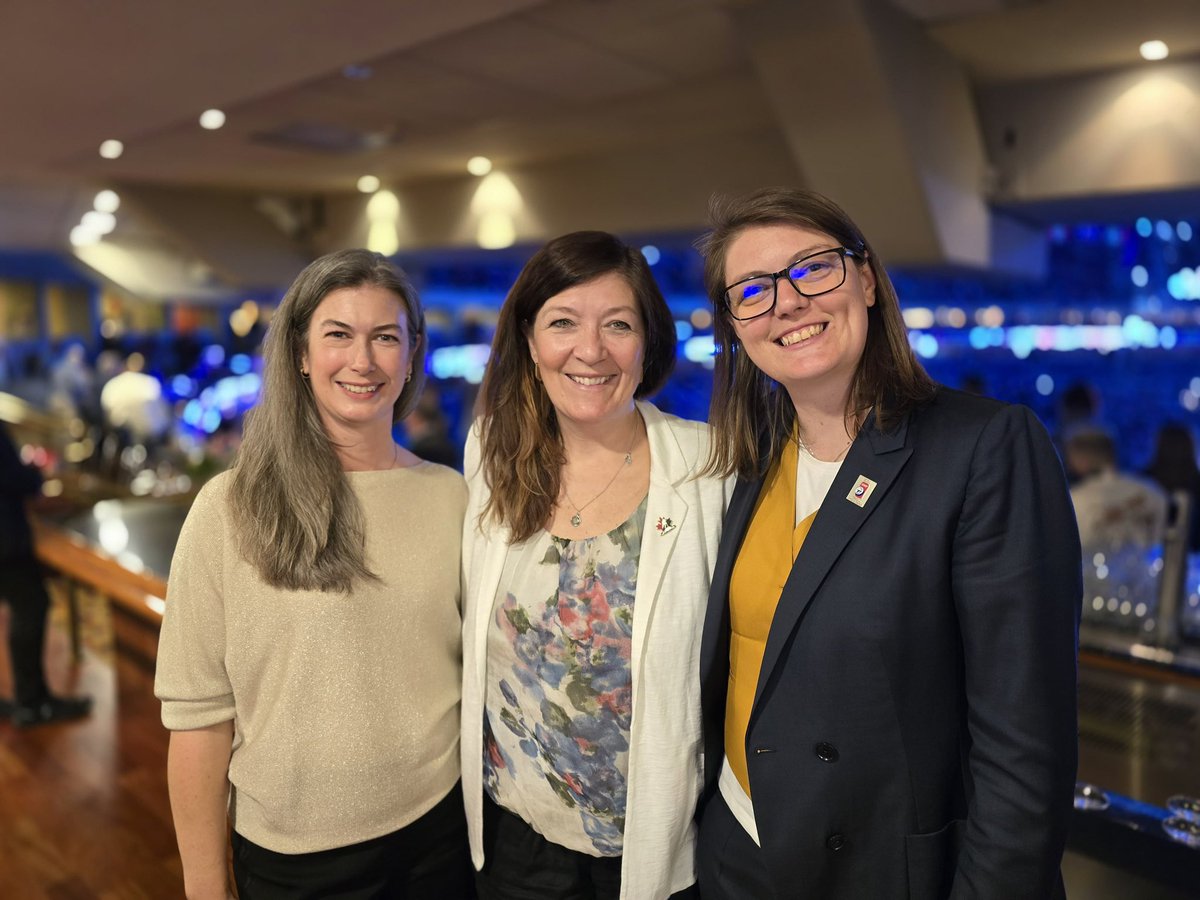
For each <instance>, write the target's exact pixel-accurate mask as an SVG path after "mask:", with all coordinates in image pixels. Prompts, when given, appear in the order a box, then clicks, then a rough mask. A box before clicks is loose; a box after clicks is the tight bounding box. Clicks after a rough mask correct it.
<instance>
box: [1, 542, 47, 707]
mask: <svg viewBox="0 0 1200 900" xmlns="http://www.w3.org/2000/svg"><path fill="white" fill-rule="evenodd" d="M0 598H3V599H4V600H6V601H8V605H9V609H10V611H11V612H10V615H9V624H8V648H9V650H8V652H9V655H10V656H11V658H12V675H13V693H14V694H15V695H16V696H15V698H14V699H15V700H16V702H17V705H18V706H34V705H36V704H38V703H40V702H41V701H42V700H44V699H45V697H46V694H47V693H48V691H47V688H46V675H45V670H44V669H43V668H42V650H43V645H44V644H45V642H46V613H47V611H48V610H49V609H50V595H49V594H47V593H46V583H45V581H44V580H43V578H42V569H41V566H39V565H38V562H37V560H36V559H34V558H33V557H32V556H20V557H16V558H10V559H5V560H0Z"/></svg>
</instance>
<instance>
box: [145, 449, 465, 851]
mask: <svg viewBox="0 0 1200 900" xmlns="http://www.w3.org/2000/svg"><path fill="white" fill-rule="evenodd" d="M348 477H349V478H350V484H351V486H352V487H353V489H354V492H355V494H356V495H357V497H358V500H359V503H361V504H362V508H363V512H364V513H365V516H366V521H367V546H366V551H367V564H368V566H369V567H370V569H371V570H372V571H373V572H375V573H376V574H377V575H379V576H380V579H381V580H380V581H378V582H372V583H362V584H359V585H357V586H356V587H355V589H354V590H353V591H352V592H351V593H350V594H349V595H345V594H338V593H321V592H318V591H285V590H279V589H277V588H272V587H269V586H268V585H266V584H264V583H263V581H262V580H261V579H260V578H259V577H258V574H257V572H256V571H255V570H254V569H253V568H252V567H251V566H250V565H249V564H248V563H247V562H246V561H245V560H243V559H242V558H241V557H240V555H239V554H238V551H237V547H236V544H235V541H234V535H233V530H232V525H231V522H230V520H229V515H228V507H227V504H226V499H225V497H226V492H227V491H228V489H229V485H230V482H231V479H230V477H229V476H228V475H219V476H217V477H216V478H214V479H213V480H212V481H211V482H209V483H208V484H207V485H205V487H204V489H203V490H202V491H201V492H200V494H199V495H198V496H197V498H196V501H195V503H194V504H193V506H192V509H191V511H190V512H189V513H188V517H187V521H186V522H185V523H184V526H183V531H182V533H181V534H180V536H179V543H178V544H177V545H176V548H175V556H174V559H173V561H172V563H171V575H170V579H169V582H168V589H167V610H166V615H165V617H164V619H163V626H162V633H161V637H160V639H159V648H158V670H157V674H156V677H155V686H154V690H155V694H156V695H157V696H158V698H159V699H160V700H161V701H162V719H163V724H164V725H166V727H167V728H169V729H172V730H186V729H194V728H203V727H205V726H208V725H214V724H216V723H219V722H223V721H227V720H229V719H232V720H233V722H234V737H233V756H232V758H231V760H230V764H229V780H230V782H231V784H232V786H233V790H232V796H231V799H230V809H231V813H232V817H233V824H234V828H235V829H236V830H237V832H238V833H239V834H241V835H242V836H243V837H246V838H248V839H249V840H251V841H253V842H254V843H256V844H259V845H260V846H263V847H266V848H268V849H270V850H274V851H276V852H279V853H307V852H312V851H316V850H325V849H329V848H332V847H342V846H346V845H348V844H353V843H357V842H360V841H364V840H368V839H370V838H373V837H378V836H380V835H383V834H387V833H390V832H392V831H395V830H396V829H398V828H402V827H403V826H405V825H407V824H409V823H410V822H412V821H414V820H416V819H417V818H419V817H420V816H421V815H423V814H424V813H425V812H427V811H428V810H430V809H431V808H432V807H433V806H434V805H435V804H436V803H437V802H438V801H439V800H441V799H442V798H443V797H444V796H445V795H446V794H447V793H448V792H449V790H450V789H451V788H452V787H453V786H454V784H455V782H456V781H457V780H458V777H459V760H458V732H459V718H458V717H459V696H460V684H461V649H460V630H461V626H460V621H461V620H460V612H459V610H460V576H459V565H460V551H461V534H462V521H463V513H464V510H465V506H466V499H467V492H466V486H465V484H464V482H463V479H462V476H461V475H459V474H458V473H457V472H454V471H452V470H451V469H447V468H445V467H443V466H437V465H433V464H432V463H422V464H419V465H417V466H414V467H412V468H406V469H390V470H385V471H378V472H351V473H348Z"/></svg>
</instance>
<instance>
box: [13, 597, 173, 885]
mask: <svg viewBox="0 0 1200 900" xmlns="http://www.w3.org/2000/svg"><path fill="white" fill-rule="evenodd" d="M84 611H85V628H84V634H85V639H86V642H87V645H88V646H87V649H86V650H85V655H84V659H83V661H82V663H80V664H79V665H77V666H76V665H73V664H72V663H71V659H70V651H69V647H68V641H67V638H66V634H65V632H64V630H63V628H62V627H61V624H60V623H61V621H62V619H63V618H64V616H63V613H62V610H61V608H59V607H58V604H56V609H55V612H54V614H52V616H51V620H52V627H51V631H50V636H49V639H48V641H47V674H48V676H49V678H50V681H51V686H52V687H53V689H55V690H56V691H57V692H60V693H77V692H78V693H86V694H90V695H91V696H92V697H93V698H94V701H95V709H94V711H93V713H92V715H91V717H90V718H89V719H86V720H82V721H79V722H71V723H63V724H55V725H43V726H39V727H36V728H28V729H19V728H15V727H14V726H13V725H12V724H10V723H9V722H8V721H7V720H6V719H5V720H0V897H3V898H4V900H76V898H78V900H145V898H151V900H154V898H160V897H161V898H178V897H182V896H183V879H182V875H181V870H180V865H179V857H178V854H177V852H176V849H175V832H174V829H173V828H172V826H171V814H170V808H169V805H168V801H167V785H166V758H167V732H166V731H165V730H164V729H163V727H162V725H161V724H160V722H159V718H158V702H157V701H156V700H155V699H154V691H153V674H152V673H151V672H149V671H148V670H147V669H146V668H145V667H144V666H141V665H138V664H136V663H132V662H129V661H128V660H124V659H121V658H119V657H114V654H113V653H112V652H111V645H110V644H109V645H106V640H105V627H104V622H103V609H102V608H97V607H96V605H95V604H92V605H91V607H90V611H89V608H88V605H87V604H85V610H84ZM7 624H8V622H7V607H0V696H5V697H11V696H12V690H11V684H10V678H11V677H10V674H9V673H10V668H9V664H8V651H7Z"/></svg>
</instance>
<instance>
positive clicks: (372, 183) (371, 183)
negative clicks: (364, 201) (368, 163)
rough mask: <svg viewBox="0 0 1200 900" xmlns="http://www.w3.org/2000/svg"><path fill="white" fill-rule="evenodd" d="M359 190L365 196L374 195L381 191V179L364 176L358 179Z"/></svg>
mask: <svg viewBox="0 0 1200 900" xmlns="http://www.w3.org/2000/svg"><path fill="white" fill-rule="evenodd" d="M358 189H359V190H360V191H362V192H363V193H364V194H373V193H375V192H376V191H377V190H379V179H378V178H376V177H375V176H374V175H364V176H363V177H362V178H360V179H358Z"/></svg>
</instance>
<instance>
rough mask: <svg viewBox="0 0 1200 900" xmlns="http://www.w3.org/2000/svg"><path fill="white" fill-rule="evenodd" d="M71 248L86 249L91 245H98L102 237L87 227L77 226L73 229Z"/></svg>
mask: <svg viewBox="0 0 1200 900" xmlns="http://www.w3.org/2000/svg"><path fill="white" fill-rule="evenodd" d="M70 240H71V246H73V247H86V246H88V245H89V244H97V243H99V242H100V235H98V234H96V232H94V231H92V230H91V229H90V228H88V227H87V226H86V225H76V226H75V227H74V228H72V229H71V238H70Z"/></svg>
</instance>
